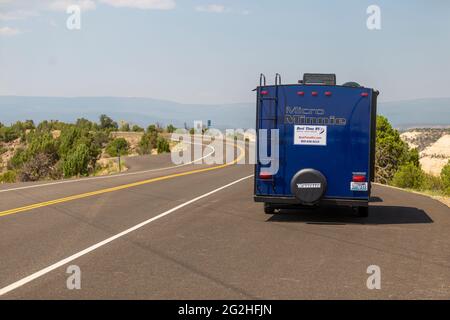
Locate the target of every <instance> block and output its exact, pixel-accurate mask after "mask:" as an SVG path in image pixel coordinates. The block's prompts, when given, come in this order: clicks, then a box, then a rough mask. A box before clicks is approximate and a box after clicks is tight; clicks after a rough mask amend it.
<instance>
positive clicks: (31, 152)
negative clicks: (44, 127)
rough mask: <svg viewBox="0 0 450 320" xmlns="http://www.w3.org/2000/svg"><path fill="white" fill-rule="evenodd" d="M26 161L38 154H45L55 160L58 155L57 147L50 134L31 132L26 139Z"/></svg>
mask: <svg viewBox="0 0 450 320" xmlns="http://www.w3.org/2000/svg"><path fill="white" fill-rule="evenodd" d="M27 140H28V148H27V150H26V152H27V159H30V158H31V157H33V156H35V155H37V154H39V153H45V154H47V155H49V156H50V157H53V158H56V157H57V155H58V146H57V142H56V140H55V139H53V136H52V134H51V133H50V132H41V131H33V132H31V133H30V134H29V135H28V137H27Z"/></svg>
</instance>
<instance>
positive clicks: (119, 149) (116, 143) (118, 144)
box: [106, 138, 129, 157]
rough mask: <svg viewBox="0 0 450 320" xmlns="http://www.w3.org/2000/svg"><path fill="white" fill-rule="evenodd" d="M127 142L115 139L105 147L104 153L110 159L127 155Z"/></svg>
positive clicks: (122, 139)
mask: <svg viewBox="0 0 450 320" xmlns="http://www.w3.org/2000/svg"><path fill="white" fill-rule="evenodd" d="M128 148H129V145H128V142H127V140H125V139H124V138H117V139H114V140H113V141H111V142H110V143H109V144H108V146H107V147H106V153H108V154H109V155H110V156H111V157H117V156H118V155H119V154H120V155H127V154H128Z"/></svg>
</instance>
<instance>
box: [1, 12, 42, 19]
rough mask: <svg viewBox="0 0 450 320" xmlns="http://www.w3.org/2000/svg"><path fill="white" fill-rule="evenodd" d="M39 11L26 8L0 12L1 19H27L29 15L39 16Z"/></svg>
mask: <svg viewBox="0 0 450 320" xmlns="http://www.w3.org/2000/svg"><path fill="white" fill-rule="evenodd" d="M38 15H39V13H38V12H36V11H25V10H15V11H7V12H3V13H2V12H0V20H5V21H9V20H22V19H26V18H28V17H35V16H38Z"/></svg>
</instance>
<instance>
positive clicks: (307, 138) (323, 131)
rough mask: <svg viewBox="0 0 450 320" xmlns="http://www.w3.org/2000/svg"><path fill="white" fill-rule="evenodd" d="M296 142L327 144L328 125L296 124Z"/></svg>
mask: <svg viewBox="0 0 450 320" xmlns="http://www.w3.org/2000/svg"><path fill="white" fill-rule="evenodd" d="M294 144H298V145H309V146H326V145H327V126H294Z"/></svg>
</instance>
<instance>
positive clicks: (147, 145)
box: [139, 131, 158, 154]
mask: <svg viewBox="0 0 450 320" xmlns="http://www.w3.org/2000/svg"><path fill="white" fill-rule="evenodd" d="M157 138H158V135H157V133H156V131H153V132H151V133H144V135H143V136H142V138H141V141H139V153H140V154H151V153H152V149H153V148H156V142H157Z"/></svg>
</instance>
